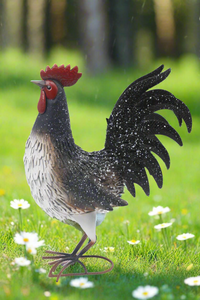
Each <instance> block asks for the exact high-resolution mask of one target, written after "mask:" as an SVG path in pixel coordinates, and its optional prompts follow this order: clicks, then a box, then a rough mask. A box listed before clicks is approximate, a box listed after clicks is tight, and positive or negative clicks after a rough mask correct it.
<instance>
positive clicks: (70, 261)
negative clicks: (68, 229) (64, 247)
mask: <svg viewBox="0 0 200 300" xmlns="http://www.w3.org/2000/svg"><path fill="white" fill-rule="evenodd" d="M73 218H74V220H75V221H76V222H77V223H78V224H79V225H80V226H81V228H82V230H83V232H85V233H84V235H83V236H82V238H81V240H80V242H79V243H78V245H77V246H76V247H75V249H74V251H73V252H72V253H71V254H68V253H62V252H53V251H46V252H47V253H50V254H53V256H45V257H43V259H54V261H52V262H50V263H49V265H51V266H52V268H51V270H50V272H49V277H57V281H58V280H59V278H60V277H63V276H83V275H97V274H104V273H107V272H109V271H111V270H112V268H113V267H114V264H113V262H112V261H111V260H110V259H108V258H106V257H103V256H99V255H84V254H85V253H86V252H87V251H88V250H89V249H90V248H91V247H92V246H93V245H94V244H95V242H96V212H95V211H94V212H91V213H86V214H80V215H74V216H73ZM87 237H88V238H89V242H88V244H87V245H86V246H85V247H83V249H82V250H80V248H81V246H83V244H84V242H85V240H86V239H87ZM79 250H80V251H79ZM78 251H79V252H78ZM85 258H95V259H101V260H106V261H107V262H109V263H110V265H111V266H110V268H109V269H106V270H103V271H98V272H88V270H87V268H86V267H85V265H84V264H83V262H82V259H85ZM75 263H78V264H80V265H81V266H82V267H83V269H84V272H81V273H67V274H63V271H64V270H65V269H67V268H68V267H69V266H71V265H74V264H75ZM58 266H62V269H61V270H60V272H59V273H58V275H56V274H53V272H55V271H56V269H57V267H58Z"/></svg>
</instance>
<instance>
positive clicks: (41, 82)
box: [31, 80, 46, 88]
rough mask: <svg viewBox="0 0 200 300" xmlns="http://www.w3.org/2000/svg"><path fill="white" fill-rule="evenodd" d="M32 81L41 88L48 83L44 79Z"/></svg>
mask: <svg viewBox="0 0 200 300" xmlns="http://www.w3.org/2000/svg"><path fill="white" fill-rule="evenodd" d="M31 82H33V83H35V84H37V85H38V86H39V87H41V88H43V87H44V86H45V85H46V84H45V81H44V80H31Z"/></svg>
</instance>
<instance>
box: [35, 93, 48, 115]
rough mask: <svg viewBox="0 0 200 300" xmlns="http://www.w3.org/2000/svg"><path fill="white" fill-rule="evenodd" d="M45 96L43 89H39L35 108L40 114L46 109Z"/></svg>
mask: <svg viewBox="0 0 200 300" xmlns="http://www.w3.org/2000/svg"><path fill="white" fill-rule="evenodd" d="M46 106H47V105H46V96H45V92H44V91H43V90H41V94H40V99H39V102H38V105H37V109H38V111H39V113H40V114H43V113H44V112H45V110H46Z"/></svg>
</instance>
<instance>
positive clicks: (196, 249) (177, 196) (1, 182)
mask: <svg viewBox="0 0 200 300" xmlns="http://www.w3.org/2000/svg"><path fill="white" fill-rule="evenodd" d="M53 63H57V64H62V63H64V64H68V63H70V64H71V66H74V65H76V64H77V65H78V66H80V68H79V69H80V71H84V69H85V68H84V61H83V59H82V58H81V56H80V55H78V54H77V53H75V54H74V53H71V52H67V53H66V52H64V51H62V50H56V51H54V53H52V55H51V56H50V57H49V58H48V59H46V60H44V59H41V58H37V57H34V58H33V57H29V56H25V55H22V54H20V53H18V52H16V51H11V50H10V51H9V52H6V53H1V54H0V65H1V74H0V107H1V112H0V137H1V146H0V189H3V190H5V195H2V196H1V197H0V199H1V213H0V220H1V222H0V226H1V239H0V249H1V252H0V263H1V268H0V270H1V272H0V299H12V300H13V299H17V300H18V299H19V300H21V299H30V300H32V299H46V297H45V296H44V291H47V290H48V291H50V292H51V296H50V299H51V300H71V299H73V300H74V299H88V300H89V299H96V300H98V299H132V296H131V292H132V291H133V290H134V289H135V288H137V287H138V286H139V285H154V286H157V287H159V289H160V292H159V295H158V296H156V298H155V299H183V298H184V297H182V296H183V295H185V296H186V298H185V299H199V298H198V297H200V289H199V288H198V287H189V286H186V285H185V284H184V283H183V280H184V279H185V278H187V277H191V276H198V275H200V264H199V260H200V239H199V230H200V219H199V200H200V199H199V192H200V190H199V189H200V188H199V165H200V155H199V153H200V148H199V146H200V139H199V131H200V118H199V116H200V104H199V95H200V85H199V70H198V68H197V65H198V61H197V60H196V59H195V58H194V57H185V58H183V59H182V60H180V61H178V62H174V61H166V67H167V68H168V67H172V74H171V75H170V77H169V79H167V80H166V81H165V82H164V83H162V84H160V86H159V87H160V88H166V89H169V90H170V91H171V92H172V93H174V94H175V95H176V96H177V97H178V98H180V99H182V100H183V101H184V102H185V103H187V105H188V106H189V107H190V109H191V111H192V115H193V131H192V133H191V134H190V135H188V134H187V132H186V127H185V125H183V127H182V128H178V123H177V120H176V119H175V117H174V116H173V114H172V113H168V112H164V114H165V115H166V114H167V118H168V120H169V121H170V123H171V124H172V125H173V126H174V127H175V128H176V129H177V130H178V132H179V133H180V134H181V137H182V139H183V144H184V146H183V147H182V148H181V147H179V146H178V145H176V144H175V143H174V142H172V141H171V140H169V139H168V138H162V141H163V143H164V144H165V146H166V148H167V149H168V151H169V153H170V157H171V168H170V170H168V171H167V170H166V168H165V166H164V164H163V162H161V161H160V160H159V161H160V164H161V167H162V169H163V175H164V186H163V188H162V189H161V190H159V189H158V188H157V186H156V184H155V182H154V181H153V180H152V178H150V183H151V195H150V197H146V196H145V194H144V193H143V191H142V190H141V188H140V187H137V191H136V192H137V196H136V198H134V199H133V198H132V197H131V196H130V194H129V193H128V192H127V191H126V192H125V194H124V195H123V198H124V199H126V200H127V201H128V202H129V206H128V207H124V208H119V209H115V210H114V211H113V212H112V213H109V214H108V215H107V216H106V219H105V221H104V222H103V223H102V225H101V226H100V227H98V228H97V236H98V240H97V243H96V245H95V246H94V247H93V249H91V251H90V253H91V254H97V255H98V254H102V250H101V249H103V248H104V247H109V246H112V247H115V251H114V252H113V253H106V255H107V256H108V257H109V258H111V259H112V260H113V261H114V264H115V267H114V269H113V271H112V272H110V273H108V274H105V275H101V276H100V275H99V276H90V278H89V280H91V281H93V282H94V284H95V287H94V288H93V289H86V290H79V289H76V288H73V287H70V285H69V281H70V279H71V278H62V279H61V280H60V281H59V284H56V282H55V281H56V280H55V279H50V278H48V277H47V274H48V273H46V274H41V275H39V277H38V278H35V277H34V278H33V277H32V272H31V270H29V269H28V268H24V272H23V273H22V272H21V271H20V270H17V269H16V267H15V266H12V265H11V262H12V261H13V260H14V258H15V257H19V256H22V255H23V248H22V247H21V246H20V245H17V244H15V243H14V241H13V236H14V234H15V233H16V232H17V228H18V211H16V210H14V209H12V208H11V207H10V201H11V200H13V199H14V198H16V199H21V198H24V199H26V200H28V201H29V202H30V204H31V207H30V208H29V209H27V210H24V211H23V212H22V213H23V229H24V231H27V232H32V231H35V232H37V233H38V234H39V235H40V238H41V239H44V240H45V244H46V245H45V246H44V247H41V248H39V249H38V253H37V255H36V256H35V266H36V268H39V267H43V268H45V269H46V270H49V266H48V265H47V263H46V262H45V261H43V260H42V258H41V257H42V255H43V253H44V251H45V250H47V249H54V250H55V251H65V247H66V246H67V247H69V248H70V250H73V248H74V247H75V245H76V243H77V242H78V240H79V239H80V237H81V234H80V233H79V232H78V231H77V230H76V229H74V228H73V227H70V226H67V225H65V224H62V223H60V222H58V221H53V220H52V219H50V218H49V217H48V216H47V215H45V213H44V212H43V211H42V210H41V209H40V208H39V207H37V205H36V204H35V202H34V200H33V199H32V197H31V194H30V190H29V187H28V185H27V183H26V179H25V174H24V166H23V154H24V145H25V141H26V139H27V138H28V136H29V134H30V131H31V128H32V125H33V123H34V121H35V117H36V114H37V109H36V106H37V101H38V99H39V91H38V89H37V88H36V87H35V86H34V85H31V84H30V80H31V79H39V71H40V69H41V68H45V67H46V65H47V64H49V65H50V66H51V65H52V64H53ZM160 63H162V62H156V63H154V64H153V65H152V69H153V68H154V67H157V66H158V65H159V64H160ZM147 71H150V70H143V71H141V70H140V71H139V70H127V71H126V72H124V71H122V70H113V71H109V72H107V74H106V75H101V76H100V75H99V76H98V77H94V78H92V77H89V76H88V75H87V74H83V77H82V79H81V80H80V81H79V82H78V83H77V84H76V85H75V86H74V87H72V88H70V89H66V93H67V97H68V105H69V110H70V117H71V124H72V130H73V134H74V137H75V141H76V143H77V144H78V145H80V146H81V147H82V148H83V149H85V150H88V151H92V150H98V149H101V148H102V147H103V145H104V140H105V131H106V121H105V119H106V117H109V114H110V112H111V110H112V107H113V105H114V103H115V101H116V100H117V98H118V97H119V95H120V94H121V92H122V91H123V90H124V89H125V88H126V86H127V85H128V84H129V83H131V82H132V81H133V80H134V79H136V78H137V77H138V76H140V75H142V74H144V73H146V72H147ZM158 205H162V206H164V207H165V206H169V207H170V209H171V211H170V213H168V214H166V215H164V218H163V219H164V221H165V222H169V221H170V220H171V219H174V223H173V225H172V226H171V227H169V228H167V233H168V237H169V241H170V245H169V246H168V247H167V248H166V247H165V244H164V241H163V236H162V232H157V231H156V230H155V229H154V225H156V224H158V223H159V220H156V219H155V218H153V217H150V216H148V212H149V211H150V210H152V207H153V206H158ZM125 220H129V222H130V224H129V225H128V226H127V225H125V224H124V221H125ZM11 222H14V225H11ZM183 232H190V233H193V234H195V238H194V239H191V240H188V247H187V251H185V249H184V243H182V242H180V241H177V240H176V236H177V235H178V234H181V233H183ZM129 239H139V240H140V241H141V243H140V244H138V245H136V246H131V245H129V244H128V243H127V240H129ZM88 264H89V262H88ZM188 266H189V268H188ZM91 268H93V267H92V266H91ZM166 285H167V286H168V287H166ZM181 297H182V298H181Z"/></svg>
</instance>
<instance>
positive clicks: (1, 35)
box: [0, 0, 6, 50]
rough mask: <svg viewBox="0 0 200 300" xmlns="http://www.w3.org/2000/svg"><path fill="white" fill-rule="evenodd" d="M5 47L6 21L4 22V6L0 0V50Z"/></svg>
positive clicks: (2, 0)
mask: <svg viewBox="0 0 200 300" xmlns="http://www.w3.org/2000/svg"><path fill="white" fill-rule="evenodd" d="M5 47H6V21H5V4H4V0H0V50H3V49H4V48H5Z"/></svg>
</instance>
